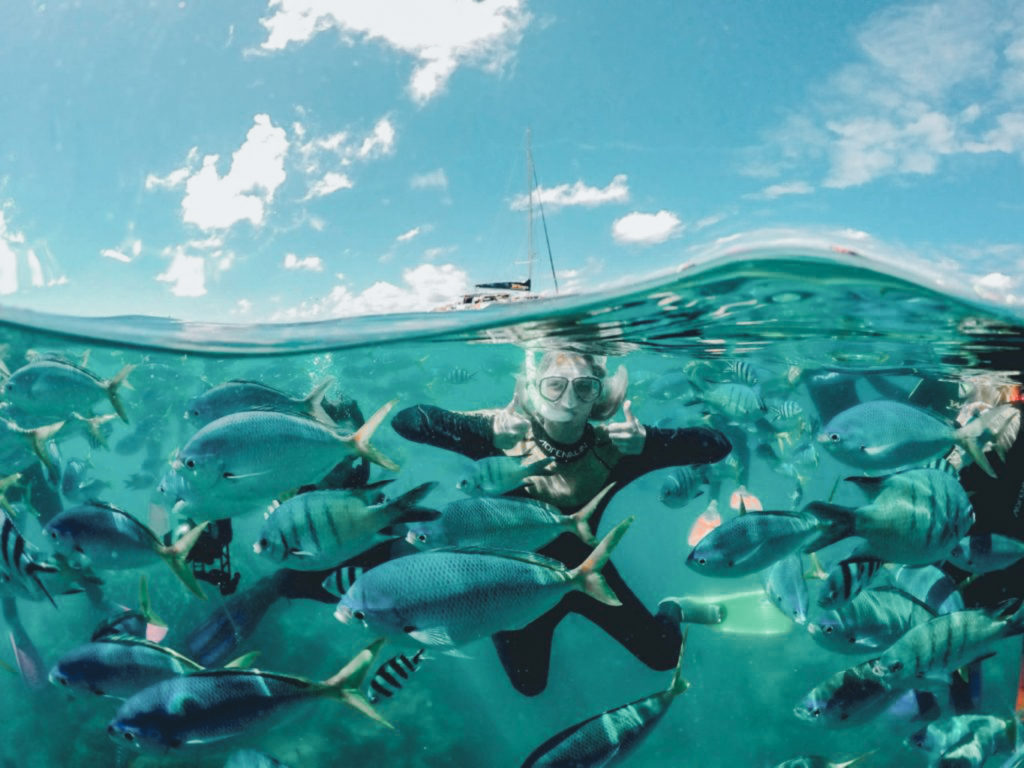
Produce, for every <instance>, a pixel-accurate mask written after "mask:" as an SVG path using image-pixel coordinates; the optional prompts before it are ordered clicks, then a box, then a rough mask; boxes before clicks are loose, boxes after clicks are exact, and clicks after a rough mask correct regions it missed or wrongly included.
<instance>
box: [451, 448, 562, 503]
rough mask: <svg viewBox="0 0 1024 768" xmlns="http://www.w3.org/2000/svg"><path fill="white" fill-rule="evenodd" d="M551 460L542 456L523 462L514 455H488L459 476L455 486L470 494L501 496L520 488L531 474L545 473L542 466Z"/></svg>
mask: <svg viewBox="0 0 1024 768" xmlns="http://www.w3.org/2000/svg"><path fill="white" fill-rule="evenodd" d="M551 461H552V460H551V459H549V458H547V457H544V458H543V459H538V460H537V461H531V462H530V463H529V464H523V463H522V461H520V460H519V458H517V457H515V456H488V457H486V458H483V459H480V460H478V461H476V462H474V466H473V470H472V471H471V472H469V473H468V474H466V475H464V476H463V477H461V478H459V480H458V482H457V483H456V484H455V487H456V488H458V489H459V490H460V491H462V492H463V493H465V494H468V495H470V496H501V495H502V494H504V493H508V492H509V491H514V490H516V489H517V488H522V487H523V485H524V484H525V483H524V481H525V480H526V478H528V477H530V476H531V475H543V474H547V473H546V472H544V468H545V467H547V466H548V465H549V464H551Z"/></svg>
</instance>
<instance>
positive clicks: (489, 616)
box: [334, 518, 633, 650]
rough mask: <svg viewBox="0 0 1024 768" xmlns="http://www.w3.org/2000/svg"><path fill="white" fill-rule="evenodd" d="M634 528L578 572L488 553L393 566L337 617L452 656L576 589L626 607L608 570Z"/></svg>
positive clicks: (604, 544)
mask: <svg viewBox="0 0 1024 768" xmlns="http://www.w3.org/2000/svg"><path fill="white" fill-rule="evenodd" d="M632 522H633V518H629V519H627V520H623V521H622V522H621V523H619V524H618V525H617V526H616V527H615V528H614V529H612V530H611V531H610V532H609V533H608V534H607V535H606V536H605V537H604V539H602V540H601V543H600V544H598V545H597V547H596V548H595V549H594V551H593V552H591V553H590V556H589V557H587V559H586V560H584V561H583V563H581V564H580V565H579V566H578V567H576V568H573V569H571V570H570V569H568V568H566V566H565V565H564V564H563V563H561V562H559V561H558V560H553V559H551V558H547V557H543V556H542V555H537V554H533V553H530V552H515V551H503V550H488V549H480V548H467V549H448V550H439V551H431V552H421V553H419V554H415V555H409V556H408V557H399V558H396V559H394V560H388V561H386V562H384V563H381V564H380V565H378V566H376V567H375V568H371V569H370V570H368V571H367V572H366V573H364V574H363V575H362V576H360V577H359V578H358V579H356V582H355V583H354V584H353V585H352V587H351V588H350V589H349V591H348V592H347V593H345V595H344V596H342V598H341V601H340V602H339V603H338V608H337V610H336V611H335V614H334V615H335V617H337V618H338V619H339V620H340V621H342V622H344V623H348V622H351V621H352V620H355V621H360V622H365V623H366V625H367V626H369V627H371V628H372V629H373V630H374V631H379V632H381V633H382V634H384V635H387V636H388V637H392V638H395V639H400V640H404V641H405V642H406V643H417V644H419V645H424V646H428V647H441V648H445V649H448V650H451V649H455V648H458V647H459V646H461V645H464V644H466V643H468V642H471V641H473V640H477V639H479V638H482V637H486V636H488V635H493V634H495V633H496V632H500V631H502V630H510V629H519V628H521V627H524V626H526V624H528V623H529V622H531V621H532V620H534V619H536V618H537V617H538V616H540V615H541V614H543V613H544V612H545V611H547V610H550V609H551V608H553V607H554V606H555V605H556V604H557V603H558V601H559V600H561V599H562V597H564V596H565V595H566V594H568V593H569V592H571V591H572V590H580V591H583V592H586V593H587V594H588V595H590V596H591V597H593V598H594V599H595V600H599V601H600V602H602V603H605V604H606V605H620V601H619V599H618V598H617V597H616V596H615V594H614V593H613V592H612V591H611V589H610V588H609V587H608V584H607V583H606V582H605V580H604V577H602V576H601V568H603V567H604V565H605V564H606V563H607V562H608V558H609V557H610V556H611V552H612V550H613V549H614V547H615V545H616V544H617V543H618V542H619V540H620V539H621V538H622V536H623V535H624V534H625V532H626V529H627V528H629V526H630V524H632Z"/></svg>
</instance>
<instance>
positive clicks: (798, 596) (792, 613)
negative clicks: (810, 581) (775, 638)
mask: <svg viewBox="0 0 1024 768" xmlns="http://www.w3.org/2000/svg"><path fill="white" fill-rule="evenodd" d="M764 591H765V593H766V594H767V595H768V599H770V600H771V601H772V603H773V604H774V605H776V606H778V608H779V610H780V611H782V612H783V613H784V614H785V615H786V616H788V617H789V618H791V619H792V620H793V621H795V622H796V623H797V624H806V623H807V613H808V610H809V608H810V602H811V600H810V596H809V594H808V591H807V582H806V581H805V580H804V563H803V558H802V557H801V556H800V553H799V552H794V553H793V554H791V555H787V556H786V557H784V558H782V559H781V560H779V561H778V562H776V563H775V564H774V565H772V566H771V567H770V568H769V569H768V571H767V573H766V574H765V578H764Z"/></svg>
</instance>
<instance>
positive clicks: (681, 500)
mask: <svg viewBox="0 0 1024 768" xmlns="http://www.w3.org/2000/svg"><path fill="white" fill-rule="evenodd" d="M707 483H708V471H707V465H706V464H700V465H696V466H694V465H687V466H685V467H676V468H675V469H673V470H672V472H671V473H670V474H669V475H668V477H666V478H665V481H664V482H663V483H662V484H661V493H659V494H658V499H659V501H661V503H662V504H664V505H665V506H666V507H668V508H669V509H680V508H682V507H685V506H686V505H687V504H689V503H690V502H691V501H693V500H694V499H696V498H697V497H698V496H702V495H703V494H704V491H703V490H702V486H705V485H707Z"/></svg>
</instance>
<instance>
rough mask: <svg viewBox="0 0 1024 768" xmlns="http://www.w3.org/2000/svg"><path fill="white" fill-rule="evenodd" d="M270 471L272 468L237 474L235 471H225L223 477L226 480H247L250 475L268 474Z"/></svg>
mask: <svg viewBox="0 0 1024 768" xmlns="http://www.w3.org/2000/svg"><path fill="white" fill-rule="evenodd" d="M269 471H270V470H264V471H263V472H248V473H246V474H244V475H236V474H235V473H234V472H225V473H224V474H223V475H221V477H223V478H224V479H225V480H246V479H248V478H250V477H260V476H261V475H265V474H267V473H268V472H269Z"/></svg>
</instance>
